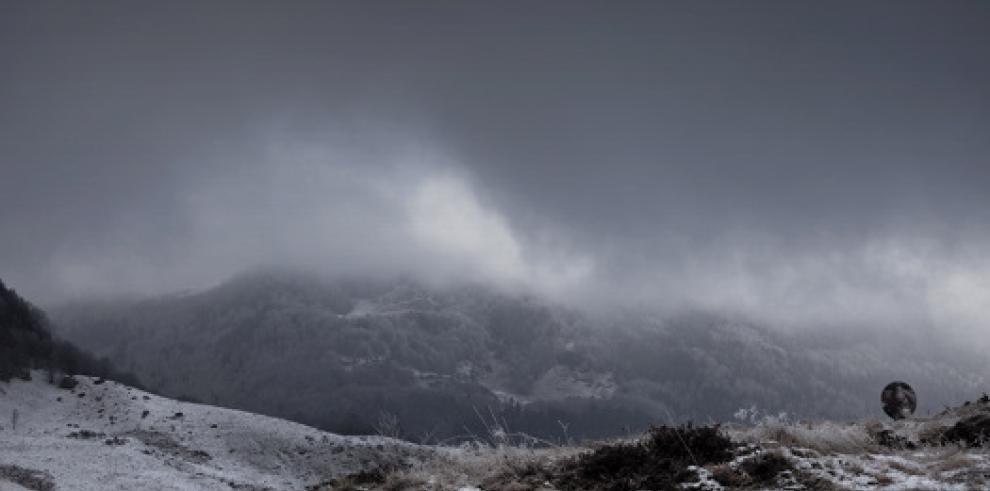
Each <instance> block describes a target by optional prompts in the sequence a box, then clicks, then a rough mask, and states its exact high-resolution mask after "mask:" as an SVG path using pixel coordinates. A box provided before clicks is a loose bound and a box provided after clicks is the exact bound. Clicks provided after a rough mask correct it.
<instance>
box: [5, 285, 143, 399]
mask: <svg viewBox="0 0 990 491" xmlns="http://www.w3.org/2000/svg"><path fill="white" fill-rule="evenodd" d="M32 369H46V370H47V371H48V374H49V376H50V377H51V379H52V381H54V377H55V375H56V374H57V373H58V374H61V373H63V372H64V373H68V374H77V373H82V374H87V375H96V376H101V377H111V378H115V379H119V380H121V381H123V382H125V383H128V384H131V385H139V384H138V382H137V379H136V378H134V377H133V376H131V375H128V374H123V373H118V372H117V371H116V370H114V368H113V365H112V364H111V363H110V361H109V360H108V359H107V358H105V357H104V358H101V359H96V358H94V357H93V356H91V355H90V354H88V353H86V352H84V351H81V350H79V349H78V348H76V347H75V346H74V345H73V344H72V343H69V342H67V341H63V340H59V339H57V338H54V337H53V336H52V333H51V324H50V322H49V320H48V317H47V316H46V315H45V313H44V312H43V311H41V310H40V309H38V308H37V307H35V306H34V305H31V303H29V302H28V301H27V300H24V299H23V298H21V297H20V296H19V295H18V294H17V292H15V291H14V290H13V289H10V288H8V287H7V286H6V285H4V283H3V281H2V280H0V381H4V382H6V381H9V380H10V379H11V378H12V377H19V378H23V379H28V378H30V376H31V372H30V371H31V370H32Z"/></svg>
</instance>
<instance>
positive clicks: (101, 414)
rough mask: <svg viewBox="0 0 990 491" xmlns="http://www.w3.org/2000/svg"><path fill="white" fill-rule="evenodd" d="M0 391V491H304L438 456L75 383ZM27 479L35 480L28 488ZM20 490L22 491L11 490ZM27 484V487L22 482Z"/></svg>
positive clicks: (10, 386) (108, 385)
mask: <svg viewBox="0 0 990 491" xmlns="http://www.w3.org/2000/svg"><path fill="white" fill-rule="evenodd" d="M33 378H34V380H33V381H30V382H25V381H19V380H15V381H11V382H10V383H0V490H2V491H7V490H21V489H24V486H25V485H26V486H28V489H39V490H44V489H49V488H46V486H48V485H49V484H53V485H54V489H58V490H136V489H142V490H145V489H147V490H213V489H216V490H221V489H222V490H228V491H229V490H231V489H249V490H260V489H273V490H282V489H285V490H289V489H291V490H303V489H306V487H307V486H312V485H315V484H318V483H321V482H325V481H327V480H329V479H331V478H334V477H339V476H341V475H346V474H350V473H353V472H357V471H360V470H367V469H370V468H374V467H377V466H381V465H386V464H394V463H397V462H401V461H406V462H413V463H415V462H416V461H418V460H419V459H421V458H424V457H428V456H429V455H430V454H432V452H433V451H432V450H430V449H428V448H424V447H418V446H414V445H411V444H407V443H403V442H398V441H395V440H391V439H385V438H380V437H343V436H339V435H334V434H330V433H326V432H323V431H319V430H316V429H314V428H310V427H308V426H304V425H301V424H297V423H291V422H288V421H285V420H281V419H276V418H270V417H266V416H260V415H257V414H251V413H247V412H243V411H236V410H231V409H223V408H218V407H214V406H208V405H201V404H192V403H184V402H178V401H175V400H171V399H167V398H163V397H159V396H156V395H153V394H149V393H146V392H143V391H140V390H137V389H133V388H130V387H126V386H123V385H120V384H117V383H115V382H111V381H106V382H103V383H98V381H97V380H94V379H92V378H89V377H77V379H78V380H79V382H80V383H79V386H78V387H76V388H75V389H74V390H72V391H69V390H63V389H59V388H57V387H55V386H52V385H50V384H48V383H47V382H46V381H45V374H44V373H42V372H35V373H34V377H33ZM26 473H34V476H33V477H35V478H36V479H35V480H34V481H33V482H32V481H25V477H24V476H25V474H26ZM18 481H19V482H20V484H16V483H15V482H18ZM25 482H28V484H25Z"/></svg>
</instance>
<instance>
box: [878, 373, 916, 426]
mask: <svg viewBox="0 0 990 491" xmlns="http://www.w3.org/2000/svg"><path fill="white" fill-rule="evenodd" d="M880 402H882V403H883V412H885V413H887V416H890V417H891V418H894V419H904V418H907V417H908V416H911V415H912V414H914V410H915V409H917V408H918V397H917V396H916V395H915V394H914V389H912V388H911V386H910V385H908V384H906V383H904V382H891V383H889V384H887V386H886V387H884V388H883V392H881V393H880Z"/></svg>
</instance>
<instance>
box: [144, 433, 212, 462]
mask: <svg viewBox="0 0 990 491" xmlns="http://www.w3.org/2000/svg"><path fill="white" fill-rule="evenodd" d="M126 435H127V436H130V437H134V438H135V439H137V440H139V441H140V442H141V443H143V444H145V445H147V446H149V447H152V448H155V449H157V450H159V451H161V452H162V453H164V454H166V455H170V456H173V457H178V458H180V459H182V460H185V461H187V462H192V463H194V464H203V463H206V462H208V461H210V460H211V459H212V458H213V457H211V456H210V454H208V453H206V452H204V451H202V450H193V449H190V448H187V447H186V446H184V445H182V444H181V443H179V442H177V441H176V440H175V439H174V438H172V437H171V436H168V435H166V434H164V433H159V432H157V431H132V432H130V433H127V434H126Z"/></svg>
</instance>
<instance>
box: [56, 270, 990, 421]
mask: <svg viewBox="0 0 990 491" xmlns="http://www.w3.org/2000/svg"><path fill="white" fill-rule="evenodd" d="M55 315H56V318H57V320H58V322H59V325H60V326H62V329H63V330H62V331H61V332H62V333H63V334H64V335H65V336H66V337H67V338H68V339H71V340H73V341H76V342H78V343H80V344H81V345H82V346H84V347H85V348H87V349H90V350H93V351H94V352H96V353H98V354H99V355H101V356H109V357H111V358H112V359H114V360H115V361H118V362H119V363H120V364H121V366H122V367H123V368H126V369H127V370H131V371H133V372H135V373H136V374H138V375H139V376H140V378H141V379H142V380H144V381H146V383H147V384H148V385H149V386H150V387H151V388H154V389H157V390H160V391H162V392H163V393H165V394H169V395H172V396H177V397H183V398H188V399H193V400H201V401H204V402H209V403H216V404H220V405H224V406H230V407H237V408H243V409H247V410H251V411H256V412H260V413H264V414H269V415H276V416H281V417H286V418H290V419H294V420H297V421H301V422H304V423H308V424H313V425H316V426H319V427H321V428H324V429H328V430H331V431H338V432H352V433H364V432H370V431H378V430H381V429H382V427H383V425H384V427H385V429H387V430H388V431H389V432H395V433H399V434H401V435H402V436H404V437H406V438H410V439H414V440H423V441H436V440H442V439H447V438H455V437H457V436H464V435H471V434H475V435H481V434H485V432H486V431H488V430H490V429H491V428H492V426H493V425H496V424H497V426H499V427H503V428H504V427H507V429H508V431H509V432H510V433H511V432H513V431H519V432H525V433H528V434H531V435H537V436H541V437H545V438H552V439H563V438H569V437H586V436H589V437H590V436H603V435H613V434H617V433H625V432H627V431H630V430H634V429H639V428H643V427H645V426H646V425H648V424H649V423H651V422H658V421H660V422H666V421H668V420H670V419H675V420H685V419H694V420H696V421H699V420H700V421H707V420H709V418H712V419H715V420H726V419H731V418H732V417H733V416H734V415H735V414H737V413H738V412H739V410H740V409H744V408H745V409H749V411H748V412H746V414H748V415H753V414H754V413H761V412H769V413H773V414H777V413H779V412H787V413H789V414H790V415H791V417H796V418H797V417H832V418H846V417H860V416H865V415H876V414H879V408H880V405H879V401H878V399H879V392H880V389H881V388H882V387H883V386H884V385H885V384H886V383H887V382H890V381H891V380H895V379H898V380H900V379H903V380H907V381H909V382H910V383H911V384H912V385H913V386H914V387H915V388H916V389H917V390H918V392H919V398H920V406H921V408H920V410H919V411H920V412H925V411H929V410H932V409H940V408H941V407H942V406H943V405H949V404H954V403H958V402H959V401H961V400H963V399H964V398H965V397H967V396H969V395H970V394H973V393H979V392H980V391H982V390H985V381H986V380H987V377H988V369H987V368H986V367H985V366H984V364H982V363H979V360H978V359H976V358H967V357H966V356H965V355H964V354H961V353H958V352H954V351H950V349H949V348H948V347H945V346H942V345H941V344H940V343H939V342H938V341H937V339H935V338H934V337H931V338H928V337H925V336H923V335H920V334H915V335H907V334H903V335H898V336H888V335H880V334H875V333H874V334H854V333H853V332H852V331H849V332H838V331H833V332H834V334H832V335H824V334H820V333H813V332H789V333H787V334H785V333H783V332H781V331H774V330H770V329H765V328H761V327H760V326H758V325H755V324H752V323H746V322H739V321H732V320H728V319H725V318H723V317H719V316H714V315H705V314H698V313H695V314H685V315H680V316H675V317H670V318H664V319H661V320H658V319H656V318H654V317H650V316H646V315H638V314H612V315H590V314H583V313H580V312H578V311H576V310H573V309H568V308H564V307H560V306H557V305H553V304H551V303H547V302H543V301H541V300H539V299H536V298H533V297H527V296H522V295H507V294H503V293H500V292H497V291H494V290H491V289H487V288H483V287H478V286H461V287H458V288H430V287H426V286H424V285H421V284H417V283H416V282H413V281H409V280H403V281H394V282H372V281H323V280H319V279H316V278H312V277H307V276H301V275H292V274H261V273H259V274H250V275H244V276H241V277H238V278H235V279H234V280H232V281H230V282H228V283H226V284H223V285H221V286H219V287H216V288H214V289H210V290H207V291H203V292H198V293H192V294H185V295H177V296H170V297H162V298H156V299H152V300H146V301H140V302H105V303H79V304H75V305H72V306H65V307H63V308H60V309H58V310H57V311H56V314H55ZM754 406H755V411H754V410H753V409H754ZM396 423H397V424H396Z"/></svg>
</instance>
